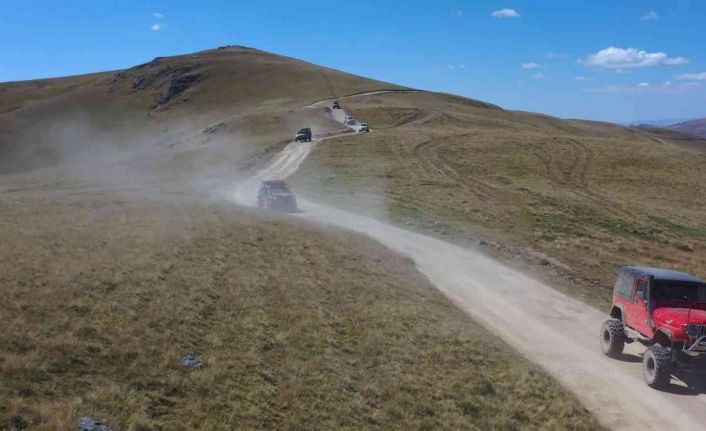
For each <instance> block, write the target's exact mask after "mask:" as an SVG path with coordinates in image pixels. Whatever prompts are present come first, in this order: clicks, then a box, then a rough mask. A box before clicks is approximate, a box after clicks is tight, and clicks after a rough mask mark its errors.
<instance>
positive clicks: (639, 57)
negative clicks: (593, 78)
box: [579, 46, 689, 69]
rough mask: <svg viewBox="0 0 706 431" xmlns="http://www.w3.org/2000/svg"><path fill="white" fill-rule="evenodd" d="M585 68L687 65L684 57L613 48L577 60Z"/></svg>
mask: <svg viewBox="0 0 706 431" xmlns="http://www.w3.org/2000/svg"><path fill="white" fill-rule="evenodd" d="M579 63H581V64H583V65H584V66H587V67H602V68H606V69H629V68H640V67H655V66H676V65H681V64H687V63H689V60H688V59H686V58H684V57H668V56H667V54H665V53H663V52H647V51H643V50H638V49H637V48H627V49H625V48H617V47H615V46H611V47H608V48H606V49H602V50H600V51H598V52H597V53H595V54H591V55H589V56H587V57H586V58H584V59H582V60H579Z"/></svg>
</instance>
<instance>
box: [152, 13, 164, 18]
mask: <svg viewBox="0 0 706 431" xmlns="http://www.w3.org/2000/svg"><path fill="white" fill-rule="evenodd" d="M152 16H153V17H155V18H164V15H162V14H161V13H159V12H155V13H153V14H152Z"/></svg>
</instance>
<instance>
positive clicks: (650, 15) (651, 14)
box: [642, 10, 659, 21]
mask: <svg viewBox="0 0 706 431" xmlns="http://www.w3.org/2000/svg"><path fill="white" fill-rule="evenodd" d="M642 19H643V20H645V21H656V20H658V19H659V15H657V12H655V11H653V10H651V11H648V12H645V14H644V15H642Z"/></svg>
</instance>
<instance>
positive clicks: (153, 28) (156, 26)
mask: <svg viewBox="0 0 706 431" xmlns="http://www.w3.org/2000/svg"><path fill="white" fill-rule="evenodd" d="M166 26H167V24H159V23H154V24H152V27H150V28H151V29H152V30H154V31H160V30H161V29H163V28H164V27H166Z"/></svg>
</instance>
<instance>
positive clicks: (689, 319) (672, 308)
mask: <svg viewBox="0 0 706 431" xmlns="http://www.w3.org/2000/svg"><path fill="white" fill-rule="evenodd" d="M635 341H638V342H640V343H642V344H644V345H645V346H648V348H647V351H646V352H645V354H644V356H643V361H642V369H643V374H644V377H645V381H646V382H647V384H648V385H650V386H652V387H653V388H664V387H666V386H667V385H668V384H669V382H670V379H671V375H672V372H673V371H675V370H676V369H678V368H679V369H687V370H694V369H696V368H700V367H703V366H704V364H705V360H706V356H705V355H706V283H705V282H703V281H702V280H700V279H699V278H697V277H695V276H693V275H691V274H687V273H684V272H679V271H673V270H668V269H658V268H647V267H638V266H626V267H624V268H622V269H621V270H620V273H619V275H618V280H617V282H616V283H615V288H614V291H613V306H612V308H611V311H610V319H608V320H607V321H606V322H605V323H603V326H602V328H601V350H602V351H603V353H604V354H606V355H608V356H611V357H614V358H616V357H620V356H621V355H622V353H623V348H624V346H625V344H626V343H633V342H635Z"/></svg>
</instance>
